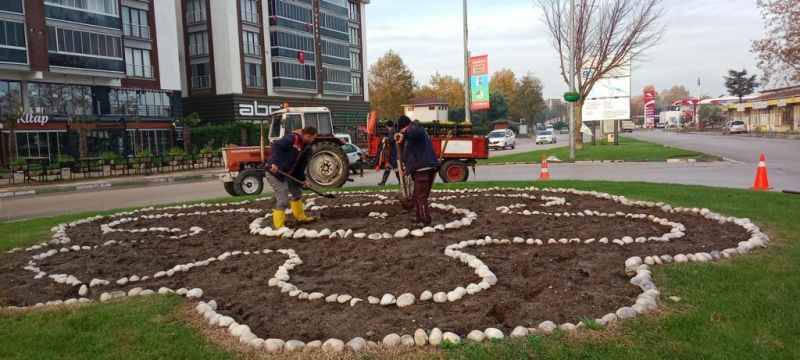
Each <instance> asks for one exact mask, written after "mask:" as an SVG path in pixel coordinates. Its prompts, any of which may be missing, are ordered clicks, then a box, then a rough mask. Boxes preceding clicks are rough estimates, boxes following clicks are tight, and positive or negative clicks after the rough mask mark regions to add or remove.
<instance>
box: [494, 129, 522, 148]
mask: <svg viewBox="0 0 800 360" xmlns="http://www.w3.org/2000/svg"><path fill="white" fill-rule="evenodd" d="M486 138H487V139H489V149H507V148H511V149H513V148H515V147H516V146H517V135H516V134H514V131H513V130H511V129H505V130H495V131H492V132H490V133H489V135H486Z"/></svg>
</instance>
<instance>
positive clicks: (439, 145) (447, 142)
mask: <svg viewBox="0 0 800 360" xmlns="http://www.w3.org/2000/svg"><path fill="white" fill-rule="evenodd" d="M420 125H422V126H423V127H425V129H426V130H427V131H428V135H430V137H431V142H432V143H433V149H434V151H435V152H436V156H438V157H439V160H440V161H441V164H442V165H441V167H440V168H439V176H440V177H441V178H442V181H444V182H446V183H452V182H465V181H467V180H468V179H469V168H470V167H472V170H473V172H474V171H475V165H476V164H477V161H478V160H480V159H488V158H489V143H488V141H487V140H486V137H484V136H477V135H472V126H471V125H459V124H442V123H427V124H426V123H421V124H420ZM384 131H385V130H383V129H380V130H378V124H377V116H376V114H375V113H372V114H371V115H370V119H369V122H368V124H367V132H368V134H369V151H368V155H369V157H370V158H372V159H375V158H377V157H378V155H379V151H380V145H381V141H382V139H383V138H384V137H385V136H387V134H386V133H385V132H384Z"/></svg>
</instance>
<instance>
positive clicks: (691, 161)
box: [478, 159, 729, 166]
mask: <svg viewBox="0 0 800 360" xmlns="http://www.w3.org/2000/svg"><path fill="white" fill-rule="evenodd" d="M724 161H729V160H728V159H724V160H723V161H702V163H714V162H724ZM549 163H550V164H575V165H596V164H696V163H701V161H697V160H696V159H667V161H625V160H591V161H575V162H574V163H570V162H568V161H560V162H555V161H549ZM500 165H539V162H505V163H491V164H479V165H478V166H500Z"/></svg>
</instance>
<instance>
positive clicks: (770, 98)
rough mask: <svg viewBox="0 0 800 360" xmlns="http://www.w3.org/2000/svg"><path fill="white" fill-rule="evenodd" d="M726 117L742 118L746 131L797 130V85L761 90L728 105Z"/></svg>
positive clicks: (799, 126)
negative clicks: (743, 99)
mask: <svg viewBox="0 0 800 360" xmlns="http://www.w3.org/2000/svg"><path fill="white" fill-rule="evenodd" d="M728 118H729V119H730V120H732V121H735V120H740V121H744V123H745V125H746V126H747V130H748V131H750V132H765V133H767V132H798V131H800V86H793V87H787V88H780V89H773V90H765V91H762V92H761V93H760V94H759V95H758V96H756V97H753V98H751V99H749V100H746V101H744V102H742V103H741V104H739V103H736V104H729V105H728Z"/></svg>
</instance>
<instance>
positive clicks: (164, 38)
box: [0, 0, 182, 163]
mask: <svg viewBox="0 0 800 360" xmlns="http://www.w3.org/2000/svg"><path fill="white" fill-rule="evenodd" d="M177 11H178V9H177V7H176V4H175V3H174V2H173V1H161V0H157V1H156V0H24V1H23V0H2V1H0V119H2V120H3V123H2V124H3V125H2V126H3V129H2V136H0V142H1V143H2V144H0V145H2V146H0V147H1V148H2V150H0V153H1V154H2V156H0V160H2V162H3V163H8V161H9V160H10V159H20V158H22V159H24V158H34V159H37V158H38V159H45V158H47V159H50V160H53V159H55V158H57V157H58V156H59V155H62V154H63V155H70V156H72V157H74V158H86V157H94V156H98V155H100V154H101V153H103V152H106V151H114V152H117V153H120V154H121V155H132V154H135V153H137V152H141V151H149V152H151V153H153V154H161V153H165V152H166V151H167V149H168V147H169V146H171V144H172V142H173V123H174V120H175V119H176V118H177V117H179V116H181V106H182V101H181V100H182V99H181V86H182V84H181V78H180V74H178V73H177V72H176V71H174V69H177V68H178V66H179V61H178V44H179V41H178V40H179V39H178V35H177V31H178V30H179V28H178V19H179V16H178V12H177Z"/></svg>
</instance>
